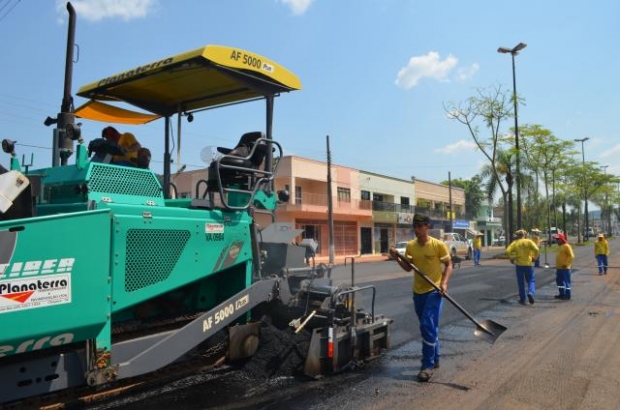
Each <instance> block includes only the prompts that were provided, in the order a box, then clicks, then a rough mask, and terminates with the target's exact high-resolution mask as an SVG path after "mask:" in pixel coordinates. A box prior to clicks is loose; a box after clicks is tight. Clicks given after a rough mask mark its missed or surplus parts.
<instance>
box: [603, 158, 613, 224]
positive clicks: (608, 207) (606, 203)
mask: <svg viewBox="0 0 620 410" xmlns="http://www.w3.org/2000/svg"><path fill="white" fill-rule="evenodd" d="M607 168H609V165H601V169H602V170H603V173H604V174H605V175H607ZM605 207H606V208H607V209H606V210H605V211H606V212H607V232H608V233H607V235H611V207H610V206H609V195H608V194H607V187H605ZM602 221H603V213H602V212H601V225H603V224H602Z"/></svg>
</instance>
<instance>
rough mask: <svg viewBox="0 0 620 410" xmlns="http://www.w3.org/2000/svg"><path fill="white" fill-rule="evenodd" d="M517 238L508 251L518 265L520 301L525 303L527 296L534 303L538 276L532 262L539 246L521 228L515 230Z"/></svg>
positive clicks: (512, 260) (511, 259)
mask: <svg viewBox="0 0 620 410" xmlns="http://www.w3.org/2000/svg"><path fill="white" fill-rule="evenodd" d="M515 237H516V238H517V239H516V240H515V241H513V242H512V243H511V244H510V245H508V248H506V253H507V254H508V256H509V257H510V262H511V263H513V264H514V265H515V267H516V273H517V286H518V287H519V303H520V304H522V305H525V297H526V296H527V299H528V300H529V302H530V304H534V295H535V294H536V277H535V275H534V267H533V266H532V263H533V262H534V260H535V259H536V258H537V257H538V246H536V244H534V242H532V240H531V239H528V238H527V231H525V229H519V230H518V231H517V232H515ZM526 282H527V294H526V293H525V283H526Z"/></svg>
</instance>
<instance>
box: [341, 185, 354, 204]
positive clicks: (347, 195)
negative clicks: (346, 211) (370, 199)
mask: <svg viewBox="0 0 620 410" xmlns="http://www.w3.org/2000/svg"><path fill="white" fill-rule="evenodd" d="M338 201H339V202H351V190H350V189H349V188H342V187H338Z"/></svg>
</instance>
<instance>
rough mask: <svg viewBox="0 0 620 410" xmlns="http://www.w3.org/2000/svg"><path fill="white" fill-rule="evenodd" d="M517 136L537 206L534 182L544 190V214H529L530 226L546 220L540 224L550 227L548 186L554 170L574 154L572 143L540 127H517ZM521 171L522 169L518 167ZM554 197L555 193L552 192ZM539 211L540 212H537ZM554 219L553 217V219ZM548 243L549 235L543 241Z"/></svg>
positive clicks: (536, 188)
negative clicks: (518, 128)
mask: <svg viewBox="0 0 620 410" xmlns="http://www.w3.org/2000/svg"><path fill="white" fill-rule="evenodd" d="M520 135H521V137H522V141H523V142H522V151H523V153H524V154H525V155H524V157H525V160H526V162H527V168H528V169H529V170H530V171H531V172H532V173H533V174H534V179H535V181H536V183H535V189H534V191H533V192H534V198H533V199H534V201H533V202H534V203H539V202H540V201H539V200H538V196H539V192H540V189H539V186H538V181H539V180H540V179H541V178H542V182H543V184H544V188H545V201H544V202H545V208H546V209H545V212H542V215H541V212H537V213H535V214H532V215H529V218H528V219H529V222H530V226H533V225H541V226H542V224H541V222H542V221H543V220H545V219H546V222H545V223H544V225H546V226H547V227H550V226H551V207H552V206H553V208H554V210H555V203H553V205H552V203H551V202H550V201H549V186H550V185H554V183H555V174H556V171H558V170H560V169H562V167H563V166H564V165H566V164H568V163H569V161H570V159H571V156H572V155H574V154H576V153H577V151H575V150H574V149H573V148H574V146H575V143H574V142H573V141H563V140H560V139H558V138H557V137H556V136H555V135H553V133H552V132H551V131H550V130H548V129H546V128H543V127H542V126H540V125H536V124H534V125H524V126H523V127H520ZM522 169H523V168H522ZM553 194H554V195H555V192H553ZM540 211H543V209H540ZM555 219H556V220H557V217H556V218H555ZM547 239H548V240H549V243H551V236H550V234H549V237H548V238H547Z"/></svg>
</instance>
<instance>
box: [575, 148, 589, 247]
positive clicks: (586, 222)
mask: <svg viewBox="0 0 620 410" xmlns="http://www.w3.org/2000/svg"><path fill="white" fill-rule="evenodd" d="M589 139H590V138H589V137H585V138H581V139H576V140H574V141H575V142H581V164H582V165H583V171H584V174H583V199H584V201H585V204H584V212H583V213H584V220H583V222H584V225H585V227H584V228H585V231H584V232H585V237H586V240H587V239H588V236H589V232H588V231H589V229H590V221H589V220H588V188H587V187H586V175H585V170H586V154H585V152H584V150H583V143H584V142H586V141H587V140H589Z"/></svg>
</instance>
